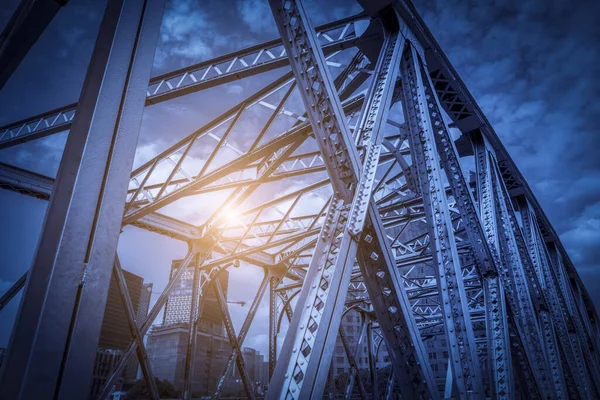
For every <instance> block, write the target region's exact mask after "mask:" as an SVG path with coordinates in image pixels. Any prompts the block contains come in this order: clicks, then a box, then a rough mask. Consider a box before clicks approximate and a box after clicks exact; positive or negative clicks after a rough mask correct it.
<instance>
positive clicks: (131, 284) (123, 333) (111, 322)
mask: <svg viewBox="0 0 600 400" xmlns="http://www.w3.org/2000/svg"><path fill="white" fill-rule="evenodd" d="M123 275H124V277H125V283H126V284H127V290H128V291H129V296H130V298H131V303H132V305H133V309H134V312H135V318H136V322H137V324H138V326H139V325H141V323H143V321H144V320H145V318H146V315H147V314H148V307H149V305H150V296H151V294H152V284H144V278H142V277H141V276H138V275H135V274H132V273H131V272H128V271H125V270H123ZM131 340H132V335H131V331H130V329H129V324H128V322H127V315H126V313H125V307H124V306H123V300H122V299H121V294H120V293H119V286H118V285H117V281H116V279H115V277H114V275H113V276H111V280H110V286H109V289H108V297H107V300H106V308H105V310H104V318H103V320H102V329H101V331H100V340H99V342H98V349H97V351H96V362H95V365H94V376H93V380H92V387H91V398H95V397H96V396H97V395H98V393H99V391H100V390H101V389H102V388H103V386H104V382H106V379H107V378H108V376H109V375H110V374H111V373H112V370H113V369H114V368H115V367H116V365H117V364H118V363H119V361H120V359H121V357H122V356H123V352H124V351H125V350H127V347H128V346H129V342H130V341H131ZM137 370H138V362H137V359H136V358H135V357H133V358H132V359H130V361H129V362H128V364H127V366H126V367H125V368H124V370H123V372H122V375H121V377H120V378H119V380H118V382H119V384H122V383H123V382H125V381H132V380H135V378H136V375H137Z"/></svg>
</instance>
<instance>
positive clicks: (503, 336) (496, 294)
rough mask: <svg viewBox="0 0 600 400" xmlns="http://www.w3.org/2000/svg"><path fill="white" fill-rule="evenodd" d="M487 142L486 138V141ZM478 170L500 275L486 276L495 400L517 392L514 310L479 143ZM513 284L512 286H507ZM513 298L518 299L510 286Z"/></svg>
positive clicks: (489, 174)
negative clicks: (511, 331) (512, 337)
mask: <svg viewBox="0 0 600 400" xmlns="http://www.w3.org/2000/svg"><path fill="white" fill-rule="evenodd" d="M482 140H483V138H482ZM475 166H476V173H477V199H478V203H479V216H480V220H481V223H482V224H483V228H484V230H485V238H482V240H486V241H487V243H488V246H489V248H490V250H491V251H492V252H493V255H492V256H493V257H494V260H495V264H496V268H497V272H498V274H499V275H494V276H489V275H488V276H485V277H484V278H483V290H484V296H485V307H486V336H487V344H488V365H489V369H490V372H491V381H490V389H491V392H492V397H494V398H512V397H513V391H514V372H513V369H512V357H511V353H510V334H509V331H508V317H509V313H510V312H513V310H512V309H508V308H507V307H506V299H505V295H504V290H505V288H504V285H503V284H502V281H503V280H505V279H506V276H505V274H504V273H503V271H504V269H505V267H504V265H503V264H502V261H501V260H502V257H501V253H500V243H499V236H498V220H497V217H496V202H495V198H494V188H493V183H492V172H493V171H492V168H490V159H489V155H488V149H487V147H486V146H485V145H484V144H483V143H480V142H479V141H476V143H475ZM507 283H509V282H507ZM508 291H509V295H514V292H513V291H512V287H511V285H510V283H509V285H508Z"/></svg>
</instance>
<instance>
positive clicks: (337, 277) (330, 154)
mask: <svg viewBox="0 0 600 400" xmlns="http://www.w3.org/2000/svg"><path fill="white" fill-rule="evenodd" d="M270 4H271V8H272V10H273V14H274V16H275V20H276V22H277V26H278V28H279V31H280V34H281V35H282V37H283V38H284V45H285V46H286V50H287V53H288V56H289V57H290V62H291V65H292V71H293V72H294V75H295V77H296V81H297V82H298V85H299V86H300V89H301V92H300V93H301V96H302V99H303V101H304V104H305V106H306V108H307V111H308V116H309V119H310V120H311V124H312V125H313V130H314V131H315V138H316V140H317V143H318V145H319V148H320V150H321V152H322V153H323V158H324V161H325V164H326V166H327V170H328V172H329V176H330V179H331V181H332V186H333V190H334V192H335V196H334V200H333V202H332V204H331V206H330V209H329V212H328V215H327V218H326V223H325V225H324V228H323V230H322V231H321V235H320V239H319V242H318V244H317V247H316V248H315V252H314V254H315V256H313V258H312V260H311V264H310V267H309V269H308V274H307V276H306V279H305V284H304V285H303V288H302V291H301V293H300V297H299V299H298V302H297V311H296V312H295V313H294V317H293V319H292V322H291V323H290V327H289V330H288V335H286V340H285V342H284V345H283V348H282V351H281V354H280V356H279V361H278V363H277V365H276V368H275V373H274V375H273V378H272V379H271V384H270V390H269V393H268V394H267V398H272V399H275V398H308V397H320V396H322V394H323V392H324V388H325V387H324V386H325V381H326V378H327V374H328V370H329V363H330V360H331V355H332V350H331V345H332V344H333V343H334V342H335V339H336V337H335V333H336V332H337V330H338V327H339V324H340V317H341V313H342V307H343V304H344V300H345V287H346V285H347V284H348V281H349V278H350V272H351V269H352V265H354V262H355V255H356V253H357V250H358V249H357V247H358V246H357V245H358V238H357V237H356V236H360V232H361V230H362V229H361V228H362V225H363V224H365V221H364V220H365V219H367V215H368V214H370V215H369V216H370V217H371V219H372V218H373V214H374V213H376V211H375V212H370V211H368V209H369V205H370V203H371V200H370V197H371V187H372V180H373V178H374V176H373V175H374V169H373V164H375V166H376V162H374V161H373V159H372V157H373V154H374V153H375V154H377V155H378V154H379V150H380V149H379V147H380V144H381V139H382V132H381V131H380V124H381V122H378V120H379V121H381V120H383V121H386V120H387V118H382V115H384V113H386V112H387V109H388V108H389V104H390V102H391V97H392V93H391V90H392V89H393V87H394V86H395V85H393V83H395V79H394V78H391V77H393V76H394V74H393V72H394V71H397V63H398V57H399V54H400V52H401V49H402V47H403V44H404V43H403V42H402V41H401V40H398V37H397V36H398V33H397V32H395V33H394V32H392V33H391V34H389V35H388V37H387V38H386V39H385V40H384V45H383V48H382V52H383V54H382V56H381V57H380V60H379V61H378V65H379V68H381V69H379V68H377V67H376V70H377V75H376V79H375V80H374V84H373V86H372V88H371V90H370V96H377V97H381V96H382V95H383V96H384V97H383V99H386V98H387V99H386V100H383V99H377V100H376V101H374V102H370V100H371V99H367V104H368V105H369V106H370V108H366V110H365V112H364V113H363V116H364V117H365V118H364V119H363V120H362V121H363V122H364V125H361V126H360V127H359V128H358V129H359V132H361V130H362V129H364V130H365V132H364V134H363V135H362V136H361V134H359V135H357V137H358V140H359V141H360V142H359V143H360V144H362V145H363V146H364V147H365V148H366V151H365V153H366V154H365V155H364V158H365V161H364V162H365V164H364V166H363V167H361V165H362V163H361V161H360V159H359V155H358V152H357V151H356V150H355V145H354V141H353V139H352V136H351V134H350V132H349V130H348V127H347V125H346V121H345V120H344V119H343V118H340V117H341V116H342V115H343V114H342V112H341V106H340V103H339V100H338V97H337V93H336V92H335V90H334V88H333V85H332V83H333V82H332V79H331V78H330V76H329V71H328V70H327V68H326V67H325V63H324V57H323V55H322V53H321V52H320V50H319V48H318V47H317V46H316V40H315V36H314V32H313V30H312V28H311V27H310V24H309V22H308V19H307V17H306V13H305V11H304V9H303V6H302V4H301V3H300V2H295V1H284V2H281V1H277V0H275V1H272V2H270ZM392 23H394V21H392ZM396 26H397V24H396ZM390 78H391V79H390ZM390 83H391V84H390ZM386 86H387V88H386ZM369 106H368V107H369ZM377 158H378V157H377ZM361 169H362V174H361ZM351 185H355V186H356V191H355V192H354V188H353V187H352V186H351ZM367 213H368V214H367ZM380 224H381V223H380V222H379V223H378V219H375V221H374V227H373V231H375V234H374V235H371V234H370V233H369V234H367V236H366V237H368V239H366V241H367V242H371V243H380V246H382V247H384V248H385V239H384V238H383V237H382V236H381V233H380V232H377V228H378V227H379V229H382V228H381V225H380ZM369 225H370V223H369V222H367V226H369ZM373 236H375V238H374V237H373ZM381 253H382V251H381V249H380V252H379V253H377V252H375V251H373V252H371V253H370V255H367V257H364V254H363V256H359V260H360V261H359V262H361V264H362V265H363V266H364V265H365V264H367V265H368V263H365V259H366V258H370V259H372V260H373V261H376V260H378V259H379V257H380V254H381ZM389 267H391V268H389ZM381 269H382V268H377V269H371V270H372V271H377V270H381ZM383 269H384V270H383V271H381V272H382V276H386V275H388V276H394V274H395V271H394V270H395V268H393V264H392V263H390V262H387V265H386V266H385V267H384V268H383ZM390 286H392V285H390ZM392 287H393V286H392ZM389 290H390V289H388V291H389ZM370 293H372V295H373V296H372V299H373V298H375V296H376V293H377V291H376V290H373V291H370ZM391 297H393V298H395V300H396V301H398V300H399V298H400V299H401V298H402V297H401V296H397V295H396V294H395V293H394V295H392V296H391ZM376 310H380V313H381V314H387V315H385V316H384V315H381V314H380V315H378V318H379V320H380V323H384V322H382V320H384V321H385V320H387V321H389V322H385V323H386V324H390V322H391V321H393V319H397V317H395V316H394V314H395V315H397V314H401V313H402V312H407V311H408V309H407V308H406V307H402V308H400V307H394V306H390V307H388V308H387V309H386V308H382V307H376ZM383 310H385V311H383ZM386 317H387V318H386ZM411 317H412V316H411V315H408V316H405V318H407V319H408V320H409V321H410V318H411ZM388 327H389V328H391V329H389V328H388V332H389V334H388V335H387V339H388V343H389V344H390V345H392V346H390V348H402V349H407V350H408V349H413V351H412V352H411V351H408V354H398V353H399V352H398V353H395V354H394V358H396V357H398V358H401V357H406V358H407V359H408V358H411V357H412V358H413V359H414V360H421V361H422V362H421V366H422V367H423V369H422V370H421V371H418V370H414V369H412V370H411V368H410V367H408V365H410V363H405V362H400V360H397V362H396V363H395V364H394V367H395V370H396V371H397V373H398V374H399V375H400V376H401V377H402V379H399V382H400V384H401V387H402V389H403V393H405V395H407V396H414V395H415V394H416V395H417V396H419V397H421V396H433V397H435V389H434V388H433V384H432V380H431V378H430V377H428V376H427V372H425V375H421V376H420V377H419V378H420V379H419V378H417V379H412V376H411V374H414V373H417V374H418V375H420V374H422V373H423V372H422V371H427V370H428V368H427V364H426V361H425V359H424V358H423V356H424V350H423V348H422V344H421V342H420V339H419V338H418V337H415V336H416V335H415V334H416V332H414V331H413V333H412V334H411V333H410V332H407V331H405V329H407V330H410V329H411V327H414V324H411V323H410V322H409V323H408V324H404V325H400V324H397V323H396V324H393V323H392V325H391V326H390V325H388ZM392 327H393V328H392ZM398 331H399V332H398ZM396 332H398V333H401V334H402V335H403V336H404V338H405V339H408V338H410V339H409V340H408V341H409V343H410V345H408V346H407V345H406V344H404V343H402V344H400V343H398V344H399V345H400V346H393V344H395V343H394V342H396V343H397V340H398V339H397V337H396V335H395V333H396ZM332 333H333V334H332ZM411 339H412V340H411ZM411 346H412V347H411ZM410 353H412V354H410ZM415 353H417V354H415ZM407 367H408V371H407ZM406 374H408V375H406ZM405 376H407V377H408V378H409V381H407V379H404V377H405ZM413 376H414V375H413Z"/></svg>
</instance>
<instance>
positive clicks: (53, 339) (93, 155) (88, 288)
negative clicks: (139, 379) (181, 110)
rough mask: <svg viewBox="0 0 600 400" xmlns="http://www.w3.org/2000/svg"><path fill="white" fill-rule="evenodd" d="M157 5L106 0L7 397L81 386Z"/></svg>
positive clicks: (23, 315)
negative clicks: (106, 4)
mask: <svg viewBox="0 0 600 400" xmlns="http://www.w3.org/2000/svg"><path fill="white" fill-rule="evenodd" d="M163 6H164V0H147V1H133V0H112V1H109V3H108V6H107V9H106V13H105V17H104V20H103V22H102V25H101V27H100V32H99V36H98V41H97V42H96V46H95V48H94V53H93V55H92V60H91V62H90V67H89V69H88V73H87V76H86V79H85V83H84V87H83V90H82V93H81V98H80V101H79V106H78V110H77V116H76V117H75V120H74V121H73V124H72V127H71V133H70V134H69V138H68V140H67V144H66V147H65V151H64V154H63V159H62V161H61V165H60V168H59V172H58V178H57V180H56V183H55V187H54V192H53V195H52V198H51V200H50V204H49V206H48V210H47V213H46V220H45V222H44V227H43V231H42V234H41V237H40V241H39V244H38V248H37V252H36V255H35V257H34V262H33V265H32V268H31V270H30V275H29V277H28V282H27V284H26V288H25V293H24V296H23V300H22V302H21V306H20V312H19V317H18V319H17V321H16V323H15V327H14V329H13V333H12V336H11V341H10V345H9V350H8V354H7V357H6V360H5V362H6V364H7V365H6V368H5V369H4V373H3V375H2V377H1V378H0V379H1V381H0V392H1V393H2V394H3V396H4V397H6V398H36V399H46V398H54V399H72V398H80V397H81V396H85V395H87V394H88V391H89V387H90V381H91V376H92V370H93V364H94V359H95V355H96V346H97V344H98V339H99V335H100V326H101V323H102V315H103V312H104V306H105V304H106V297H107V294H108V286H109V282H110V276H111V270H112V264H113V261H114V257H115V250H116V246H117V241H118V236H119V231H120V228H121V220H122V216H123V209H124V204H125V198H126V192H127V186H128V184H129V172H130V171H131V167H132V163H133V158H134V155H135V148H136V144H137V138H138V131H139V126H140V123H141V118H142V112H143V109H144V102H145V97H146V89H147V85H148V81H149V79H150V71H151V68H152V60H153V57H154V50H155V46H156V40H157V37H158V32H159V28H160V21H161V17H162V10H163Z"/></svg>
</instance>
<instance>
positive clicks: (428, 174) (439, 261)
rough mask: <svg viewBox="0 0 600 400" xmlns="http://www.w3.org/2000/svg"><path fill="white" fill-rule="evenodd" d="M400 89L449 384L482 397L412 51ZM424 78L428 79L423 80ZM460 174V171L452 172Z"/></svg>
mask: <svg viewBox="0 0 600 400" xmlns="http://www.w3.org/2000/svg"><path fill="white" fill-rule="evenodd" d="M401 75H402V81H403V82H402V86H403V93H404V103H403V104H404V112H405V116H406V117H405V118H406V121H407V122H408V126H409V131H410V134H409V138H410V146H411V151H412V156H413V160H415V165H416V171H417V175H418V180H419V183H420V185H421V193H422V194H423V202H424V206H425V213H426V215H427V220H428V221H429V224H428V230H429V238H430V241H431V246H432V253H433V258H434V260H433V262H434V265H435V272H436V274H437V276H436V278H437V281H438V286H439V291H440V293H441V297H442V303H443V305H442V310H443V316H444V319H445V321H446V322H445V323H444V328H445V332H446V341H447V343H448V353H449V354H450V359H449V360H450V362H451V363H452V372H453V382H454V384H455V386H456V388H457V391H458V395H459V397H460V398H468V397H472V398H478V397H481V396H482V395H483V394H484V389H483V379H482V376H481V369H480V368H479V361H478V358H477V352H476V348H475V336H474V333H473V326H472V324H471V318H470V313H469V310H468V302H467V297H466V292H465V289H464V284H463V281H462V279H461V278H462V274H461V272H460V261H459V258H458V251H457V249H456V242H455V238H454V232H453V228H452V223H451V217H450V212H449V210H448V201H447V199H446V191H445V189H444V186H443V179H442V172H441V170H440V161H439V156H438V154H437V149H436V144H435V137H434V134H435V133H434V129H435V128H434V127H433V125H432V122H431V119H430V115H429V111H428V107H427V105H428V104H427V103H428V102H427V97H426V92H425V81H424V78H423V76H422V75H421V66H420V61H419V59H418V55H417V51H416V50H415V48H414V47H413V46H411V47H410V49H408V50H407V51H406V52H405V54H404V55H403V59H402V67H401ZM425 79H426V78H425ZM456 173H460V171H458V172H456Z"/></svg>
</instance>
